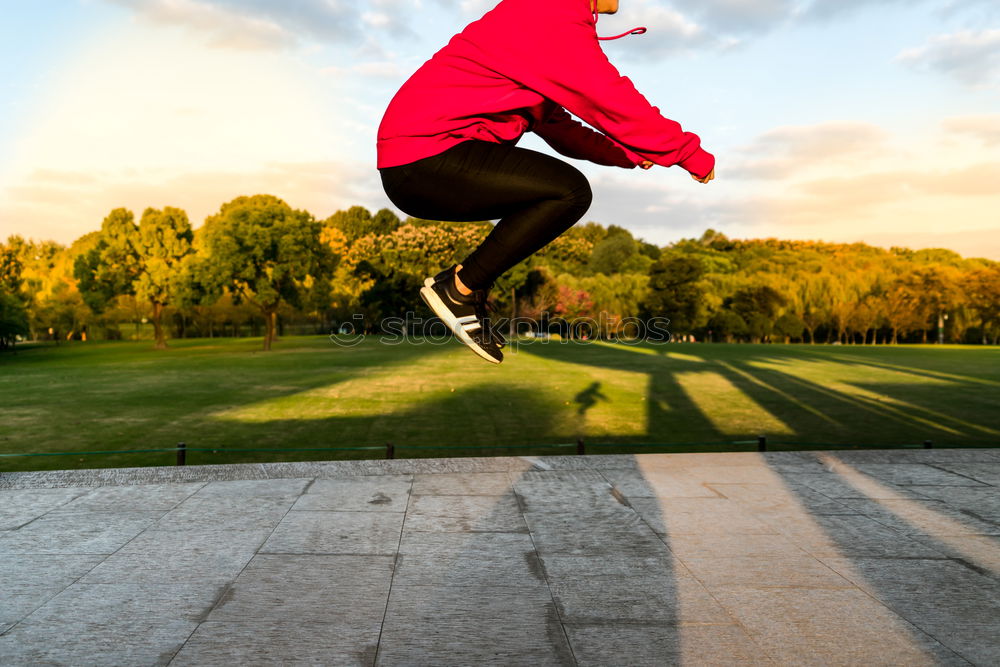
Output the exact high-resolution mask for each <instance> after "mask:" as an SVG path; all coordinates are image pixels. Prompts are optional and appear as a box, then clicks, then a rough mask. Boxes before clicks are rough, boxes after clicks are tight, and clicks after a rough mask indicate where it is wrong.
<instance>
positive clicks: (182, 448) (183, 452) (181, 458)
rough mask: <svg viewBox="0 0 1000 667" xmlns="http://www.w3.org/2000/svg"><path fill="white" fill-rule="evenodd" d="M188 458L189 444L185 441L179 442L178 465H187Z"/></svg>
mask: <svg viewBox="0 0 1000 667" xmlns="http://www.w3.org/2000/svg"><path fill="white" fill-rule="evenodd" d="M186 458H187V444H186V443H183V442H178V443H177V465H179V466H182V465H185V462H186V461H185V459H186Z"/></svg>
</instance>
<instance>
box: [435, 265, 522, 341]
mask: <svg viewBox="0 0 1000 667" xmlns="http://www.w3.org/2000/svg"><path fill="white" fill-rule="evenodd" d="M455 266H457V265H455ZM455 266H452V267H451V268H450V269H445V270H444V271H441V272H440V273H438V274H437V275H436V276H432V277H430V278H427V279H425V280H424V287H433V286H434V282H435V281H437V280H449V281H451V282H449V283H448V284H449V285H450V286H452V288H451V292H449V294H451V293H454V294H457V295H458V296H459V297H460V298H464V295H463V294H461V293H460V292H458V291H457V290H455V289H454V288H453V286H454V284H455V283H454V280H455ZM480 291H482V292H486V293H488V292H489V290H480ZM484 299H485V296H484ZM426 300H427V299H424V301H426ZM484 303H485V304H486V308H487V309H489V310H493V305H492V304H491V303H490V302H489V301H484ZM428 305H430V304H428ZM481 320H482V324H484V325H486V328H487V329H488V330H489V332H490V337H491V338H492V339H493V342H494V343H496V346H497V347H500V348H502V347H503V346H504V345H506V344H507V339H506V338H504V336H503V334H502V333H500V330H499V329H497V328H495V327H494V326H493V322H492V321H491V320H490V319H489V316H488V315H486V314H485V311H484V312H483V314H482V315H481Z"/></svg>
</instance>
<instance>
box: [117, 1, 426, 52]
mask: <svg viewBox="0 0 1000 667" xmlns="http://www.w3.org/2000/svg"><path fill="white" fill-rule="evenodd" d="M109 1H110V2H113V3H115V4H118V5H121V6H124V7H128V8H130V9H132V10H133V11H134V12H135V13H136V15H137V16H139V17H140V18H142V19H143V20H146V21H149V22H151V23H154V24H160V25H171V26H179V27H182V28H185V29H188V30H191V31H193V32H196V33H198V34H202V35H205V36H206V37H207V43H208V44H209V45H211V46H217V47H225V48H239V49H283V48H288V47H290V46H294V45H298V44H302V43H307V42H320V43H327V44H344V43H347V44H354V43H358V42H360V41H362V39H363V37H364V35H365V31H366V30H378V31H383V32H386V33H388V34H389V35H391V36H392V37H394V38H414V37H416V34H415V33H414V32H413V30H412V29H411V28H410V21H409V16H410V10H411V9H413V8H415V7H418V6H419V0H368V1H367V2H365V3H358V2H353V1H352V0H294V1H293V2H279V1H276V0H109Z"/></svg>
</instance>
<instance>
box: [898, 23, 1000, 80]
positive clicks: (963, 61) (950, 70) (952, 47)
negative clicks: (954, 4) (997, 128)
mask: <svg viewBox="0 0 1000 667" xmlns="http://www.w3.org/2000/svg"><path fill="white" fill-rule="evenodd" d="M896 60H897V62H900V63H903V64H905V65H910V66H911V67H915V68H918V69H929V70H932V71H936V72H939V73H941V74H945V75H948V76H952V77H954V78H956V79H958V80H959V81H961V82H962V83H964V84H966V85H969V86H973V87H976V88H986V87H991V86H993V85H996V84H997V83H998V82H1000V30H963V31H960V32H954V33H949V34H944V35H937V36H936V37H933V38H931V39H930V40H929V41H928V42H927V43H926V44H924V45H923V46H920V47H916V48H912V49H906V50H904V51H902V52H901V53H900V54H899V55H898V56H896Z"/></svg>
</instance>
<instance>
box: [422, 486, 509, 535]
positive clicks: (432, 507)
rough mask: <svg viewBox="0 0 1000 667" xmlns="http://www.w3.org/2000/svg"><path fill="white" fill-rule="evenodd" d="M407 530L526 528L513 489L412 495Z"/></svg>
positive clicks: (471, 530) (453, 530) (507, 530)
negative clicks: (490, 492)
mask: <svg viewBox="0 0 1000 667" xmlns="http://www.w3.org/2000/svg"><path fill="white" fill-rule="evenodd" d="M406 530H408V531H431V532H458V533H461V532H507V533H509V532H527V530H528V528H527V526H526V525H525V523H524V518H523V517H522V516H521V510H520V507H519V506H518V504H517V499H516V498H515V497H514V494H513V493H509V494H507V495H505V496H413V497H412V498H411V500H410V507H409V509H408V511H407V513H406Z"/></svg>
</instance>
